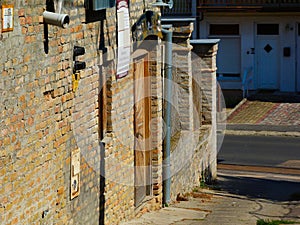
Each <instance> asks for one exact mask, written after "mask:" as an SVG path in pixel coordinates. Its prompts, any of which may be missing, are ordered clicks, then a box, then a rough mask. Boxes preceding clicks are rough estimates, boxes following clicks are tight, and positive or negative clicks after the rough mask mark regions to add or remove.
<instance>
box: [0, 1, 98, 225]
mask: <svg viewBox="0 0 300 225" xmlns="http://www.w3.org/2000/svg"><path fill="white" fill-rule="evenodd" d="M8 3H9V2H8ZM11 3H12V2H11ZM45 7H46V5H45V1H34V2H20V1H19V2H17V3H15V9H14V13H15V16H14V31H13V32H8V33H3V34H2V39H1V41H0V45H1V56H0V65H1V66H0V68H1V79H0V80H1V81H0V82H1V83H0V84H1V85H0V89H1V93H2V98H1V103H0V104H1V125H0V126H1V136H0V147H1V151H0V152H1V155H0V157H1V158H0V171H1V173H0V180H1V188H0V190H1V191H0V212H1V213H0V214H1V218H0V221H1V223H3V224H95V223H97V221H98V220H99V209H98V208H99V201H97V199H99V186H100V185H99V175H98V174H97V168H95V167H94V165H99V164H100V159H99V157H97V156H99V155H98V154H97V152H98V151H99V144H98V141H97V139H98V128H97V127H98V125H97V123H98V120H97V115H98V110H97V104H98V100H97V93H98V86H99V85H98V77H99V75H98V71H97V69H96V68H95V67H94V66H95V65H97V64H98V61H99V60H98V59H99V53H98V51H97V46H96V44H95V43H97V35H98V33H97V31H98V24H97V23H92V24H82V23H81V20H82V18H84V8H83V3H82V2H76V3H68V4H66V5H64V6H63V8H62V13H68V14H69V15H70V18H71V23H70V26H69V28H67V29H61V28H58V27H55V26H51V25H48V29H49V54H45V53H44V46H43V40H44V25H43V24H41V23H40V22H41V18H40V17H41V15H42V13H43V10H44V9H45ZM75 44H76V45H80V46H83V47H85V48H86V54H85V55H84V56H82V59H83V60H84V61H86V63H87V69H86V70H84V71H82V72H81V80H80V86H79V89H78V91H77V92H76V93H73V91H72V60H73V59H72V56H73V47H74V45H75ZM82 124H88V126H89V128H90V132H85V131H84V130H81V129H82V128H85V126H83V127H81V126H82ZM74 127H76V129H74ZM79 137H80V138H79ZM83 140H85V141H86V143H84V144H83V143H81V142H83ZM78 147H82V149H81V151H83V152H84V154H83V155H84V157H81V173H80V176H81V185H80V187H81V193H80V195H79V197H78V198H75V199H74V200H72V201H70V167H71V166H70V154H71V151H72V150H74V149H76V148H78ZM89 157H90V158H92V157H93V159H94V163H93V165H91V163H90V162H88V161H87V160H86V159H87V158H89Z"/></svg>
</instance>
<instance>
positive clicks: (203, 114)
mask: <svg viewBox="0 0 300 225" xmlns="http://www.w3.org/2000/svg"><path fill="white" fill-rule="evenodd" d="M172 25H173V28H172V29H173V81H174V82H175V83H176V84H175V85H174V86H175V88H173V93H172V96H173V97H172V105H173V109H172V110H173V111H172V143H171V174H172V175H173V176H172V182H171V199H172V200H175V199H176V197H177V196H178V195H180V194H184V193H186V192H190V191H191V190H192V189H193V188H194V187H195V186H199V185H200V182H201V181H205V182H212V181H213V180H214V179H216V151H217V150H216V116H215V113H216V78H215V77H216V62H215V60H216V51H217V45H216V44H214V45H206V44H205V43H204V42H203V43H201V44H198V45H197V46H195V45H194V44H193V45H191V44H190V35H191V32H192V31H193V26H192V24H191V23H190V22H187V21H186V20H185V21H180V20H179V21H177V22H175V23H173V24H172ZM191 42H192V41H191ZM199 48H200V49H202V51H200V50H199ZM192 49H193V50H192ZM204 49H206V51H204Z"/></svg>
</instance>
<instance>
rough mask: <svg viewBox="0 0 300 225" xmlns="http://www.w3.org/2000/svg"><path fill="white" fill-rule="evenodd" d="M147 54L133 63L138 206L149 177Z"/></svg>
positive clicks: (143, 195)
mask: <svg viewBox="0 0 300 225" xmlns="http://www.w3.org/2000/svg"><path fill="white" fill-rule="evenodd" d="M148 74H149V73H148V60H147V56H145V57H143V58H141V59H139V60H136V61H135V63H134V100H135V105H134V134H135V149H134V157H135V205H136V206H138V205H139V204H140V203H141V202H142V201H143V199H144V198H145V197H146V195H147V194H149V193H148V186H147V184H149V183H150V182H149V179H150V163H151V162H150V151H149V150H150V147H149V140H148V139H149V121H150V112H151V111H150V95H149V93H150V82H149V81H148Z"/></svg>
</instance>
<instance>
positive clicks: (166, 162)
mask: <svg viewBox="0 0 300 225" xmlns="http://www.w3.org/2000/svg"><path fill="white" fill-rule="evenodd" d="M162 28H163V29H162V32H163V34H164V41H165V66H164V69H165V77H166V79H165V100H166V109H165V113H164V117H165V123H166V127H167V131H166V139H165V143H164V147H163V172H162V175H163V204H164V205H168V204H169V202H170V200H171V164H170V153H171V99H172V80H173V79H172V60H173V57H172V36H173V33H172V30H171V28H172V25H163V26H162Z"/></svg>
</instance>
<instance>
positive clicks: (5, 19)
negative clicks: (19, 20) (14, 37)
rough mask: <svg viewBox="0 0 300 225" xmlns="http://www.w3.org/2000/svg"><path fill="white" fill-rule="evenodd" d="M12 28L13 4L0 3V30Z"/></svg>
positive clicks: (6, 30) (10, 29) (5, 30)
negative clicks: (0, 19) (0, 15)
mask: <svg viewBox="0 0 300 225" xmlns="http://www.w3.org/2000/svg"><path fill="white" fill-rule="evenodd" d="M13 29H14V6H13V5H2V32H8V31H13Z"/></svg>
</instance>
